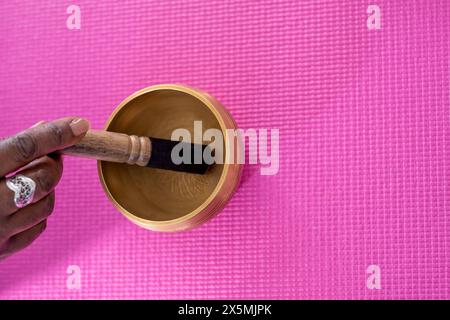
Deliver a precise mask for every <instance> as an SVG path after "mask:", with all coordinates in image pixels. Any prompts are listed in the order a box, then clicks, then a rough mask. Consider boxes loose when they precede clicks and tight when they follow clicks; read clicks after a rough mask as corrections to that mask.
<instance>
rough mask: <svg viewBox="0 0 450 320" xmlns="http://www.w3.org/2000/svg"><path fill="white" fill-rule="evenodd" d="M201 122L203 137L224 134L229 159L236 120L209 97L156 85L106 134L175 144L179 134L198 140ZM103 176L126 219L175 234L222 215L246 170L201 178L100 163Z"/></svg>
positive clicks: (224, 169)
mask: <svg viewBox="0 0 450 320" xmlns="http://www.w3.org/2000/svg"><path fill="white" fill-rule="evenodd" d="M198 120H200V121H202V126H203V131H205V130H207V129H211V128H214V129H218V130H220V131H221V132H222V134H223V137H224V145H223V150H224V152H225V153H226V152H227V148H231V145H229V144H230V141H232V140H231V139H228V134H229V133H228V132H227V131H226V130H227V129H237V126H236V123H235V122H234V120H233V118H232V117H231V115H230V114H229V113H228V111H227V110H226V109H225V108H224V107H223V106H222V105H221V104H220V103H219V102H218V101H217V100H216V99H214V98H213V97H211V96H210V95H208V94H207V93H204V92H202V91H200V90H197V89H194V88H190V87H187V86H182V85H173V84H164V85H156V86H151V87H148V88H145V89H142V90H140V91H138V92H136V93H134V94H132V95H131V96H129V97H128V98H126V99H125V100H124V101H123V102H122V103H121V104H120V105H119V106H118V107H117V108H116V110H115V111H114V112H113V114H112V115H111V117H110V118H109V120H108V122H107V124H106V126H105V130H107V131H113V132H121V133H126V134H130V135H131V134H133V135H137V136H149V137H156V138H163V139H171V134H172V132H173V131H174V130H175V129H179V128H184V129H187V130H188V131H189V132H190V133H191V137H193V136H194V135H193V134H194V121H198ZM234 141H235V142H236V139H234ZM203 143H204V144H208V143H210V142H209V141H204V142H203ZM238 143H240V142H238ZM228 150H229V149H228ZM234 150H235V152H240V149H239V148H235V149H234ZM226 156H227V155H225V158H226ZM98 171H99V176H100V180H101V183H102V186H103V189H104V190H105V192H106V194H107V196H108V197H109V199H110V200H111V201H112V203H113V204H114V206H115V207H116V208H117V209H118V210H119V211H120V212H121V213H122V214H124V215H125V217H127V218H128V219H129V220H131V221H132V222H133V223H135V224H137V225H139V226H141V227H143V228H146V229H150V230H155V231H168V232H170V231H181V230H187V229H191V228H193V227H195V226H198V225H200V224H202V223H204V222H206V221H207V220H209V219H210V218H212V217H213V216H214V215H216V214H217V213H218V212H219V211H220V210H222V208H223V207H224V206H225V205H226V203H227V202H228V201H229V200H230V199H231V197H232V195H233V193H234V192H235V190H236V189H237V187H238V185H239V181H240V177H241V172H242V165H241V164H237V163H236V161H234V163H224V164H214V165H213V166H211V167H210V168H209V169H208V171H207V172H206V173H205V174H203V175H199V174H192V173H184V172H175V171H168V170H161V169H154V168H146V167H140V166H133V165H127V164H118V163H112V162H104V161H99V162H98Z"/></svg>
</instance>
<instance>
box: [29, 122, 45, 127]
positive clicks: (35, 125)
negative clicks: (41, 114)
mask: <svg viewBox="0 0 450 320" xmlns="http://www.w3.org/2000/svg"><path fill="white" fill-rule="evenodd" d="M43 123H45V121H44V120H42V121H39V122H38V123H35V124H33V125H32V126H31V127H30V128H34V127H37V126H39V125H41V124H43Z"/></svg>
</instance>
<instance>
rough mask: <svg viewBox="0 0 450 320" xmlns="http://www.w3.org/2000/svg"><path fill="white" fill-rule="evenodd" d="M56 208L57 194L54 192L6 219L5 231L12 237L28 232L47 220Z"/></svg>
mask: <svg viewBox="0 0 450 320" xmlns="http://www.w3.org/2000/svg"><path fill="white" fill-rule="evenodd" d="M54 207H55V192H52V193H50V194H49V195H47V196H46V197H45V198H44V199H41V200H40V201H38V202H36V203H34V204H32V205H29V206H28V207H25V208H23V209H20V210H19V211H17V212H16V213H15V214H13V215H10V216H9V217H6V220H5V221H4V224H5V227H4V229H5V231H6V232H7V234H9V236H10V237H11V236H14V235H16V234H18V233H20V232H23V231H25V230H28V229H30V228H32V227H34V226H35V225H37V224H39V223H40V222H42V221H44V220H45V219H47V218H48V217H49V216H50V214H51V213H52V212H53V209H54Z"/></svg>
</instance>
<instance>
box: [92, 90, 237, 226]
mask: <svg viewBox="0 0 450 320" xmlns="http://www.w3.org/2000/svg"><path fill="white" fill-rule="evenodd" d="M157 90H175V91H180V92H183V93H186V94H189V95H191V96H194V97H195V98H197V99H199V100H200V101H201V102H202V104H203V105H204V106H205V107H208V109H209V110H210V111H211V112H212V113H213V115H214V117H215V118H216V120H217V122H218V123H219V126H220V129H221V131H222V133H223V134H224V138H225V144H228V143H229V142H228V139H227V136H226V135H227V131H226V129H237V124H236V122H235V120H234V119H233V117H232V116H231V114H230V113H229V112H228V111H227V110H226V109H225V107H224V106H223V105H222V104H221V103H220V102H219V101H218V100H216V99H215V98H214V97H212V96H210V95H209V94H208V93H206V92H203V91H201V90H199V89H196V88H192V87H189V86H186V85H181V84H158V85H153V86H149V87H146V88H143V89H141V90H138V91H136V92H134V93H133V94H131V95H130V96H128V97H127V98H125V99H124V100H123V101H122V102H121V103H120V104H119V105H118V106H117V107H116V109H115V110H114V111H113V113H112V114H111V115H110V117H109V118H108V120H107V122H106V124H105V126H104V130H106V131H108V128H109V126H110V125H111V123H112V122H113V121H114V119H115V117H116V115H117V114H118V113H119V112H120V111H121V110H122V109H123V108H125V107H126V106H127V105H128V103H129V102H131V101H132V100H134V99H135V98H137V97H139V96H141V95H144V94H147V93H149V92H152V91H157ZM225 120H227V121H226V122H227V123H226V122H225ZM238 143H240V142H238ZM226 149H227V148H225V150H226ZM236 152H240V149H239V148H238V150H237V151H236ZM97 168H98V174H99V177H100V182H101V185H102V187H103V190H104V192H105V193H106V195H107V196H108V198H109V199H110V201H111V202H112V204H113V205H114V206H115V207H116V209H117V210H118V211H119V212H121V213H122V214H123V215H124V216H125V217H126V218H128V219H129V220H131V221H132V222H133V223H135V224H137V225H139V226H141V227H143V228H145V229H149V230H153V231H162V232H173V231H183V230H189V229H192V228H194V227H196V226H198V225H201V224H203V223H204V222H206V221H208V220H209V219H211V218H212V217H214V216H215V215H216V214H218V213H219V212H220V211H221V210H222V209H223V207H224V206H225V205H226V204H227V203H228V201H229V200H230V199H231V197H232V196H233V194H234V192H235V191H236V189H237V187H238V186H239V183H240V179H241V175H242V169H243V165H242V164H239V163H231V164H230V163H226V161H225V163H224V164H223V169H222V173H221V175H220V179H219V181H218V183H217V185H216V186H215V187H214V189H213V191H212V193H211V194H210V195H209V196H208V198H207V199H206V200H205V201H204V202H203V203H202V204H201V205H200V206H199V207H197V208H196V209H195V210H193V211H191V212H189V213H187V214H185V215H182V216H180V217H178V218H175V219H170V220H163V221H156V220H150V219H144V218H141V217H139V216H136V215H134V214H133V213H131V212H129V211H128V210H127V209H125V208H124V207H123V206H122V205H121V204H120V203H119V202H118V201H117V200H116V199H115V197H114V196H113V195H112V194H111V192H110V190H109V188H108V186H107V184H106V180H105V177H104V173H103V169H102V161H98V162H97ZM227 181H228V182H229V183H228V185H227V184H226V182H227ZM214 200H217V201H216V202H214ZM208 207H210V208H208ZM208 209H209V210H208Z"/></svg>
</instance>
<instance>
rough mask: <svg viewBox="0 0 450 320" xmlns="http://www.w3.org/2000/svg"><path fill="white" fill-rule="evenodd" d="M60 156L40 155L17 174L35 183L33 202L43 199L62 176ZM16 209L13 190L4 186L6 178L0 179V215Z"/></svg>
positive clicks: (13, 211)
mask: <svg viewBox="0 0 450 320" xmlns="http://www.w3.org/2000/svg"><path fill="white" fill-rule="evenodd" d="M62 170H63V165H62V158H61V157H57V158H55V159H54V158H51V157H48V156H45V157H42V158H40V159H38V160H35V161H33V163H32V164H30V165H29V166H27V168H26V169H25V170H23V171H20V172H18V174H21V175H24V176H26V177H28V178H30V179H32V180H33V181H34V182H35V183H36V190H35V193H34V197H33V203H36V202H38V201H39V200H41V199H43V198H44V197H45V196H46V195H47V194H49V193H51V192H52V191H53V190H54V189H55V187H56V185H57V184H58V182H59V180H60V179H61V176H62ZM17 211H18V208H17V206H16V204H15V203H14V192H13V191H11V190H10V189H9V188H8V187H7V186H6V179H2V180H0V215H2V216H6V215H10V214H13V213H15V212H17Z"/></svg>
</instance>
